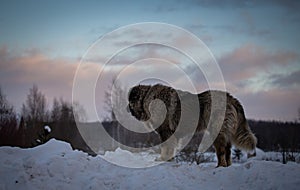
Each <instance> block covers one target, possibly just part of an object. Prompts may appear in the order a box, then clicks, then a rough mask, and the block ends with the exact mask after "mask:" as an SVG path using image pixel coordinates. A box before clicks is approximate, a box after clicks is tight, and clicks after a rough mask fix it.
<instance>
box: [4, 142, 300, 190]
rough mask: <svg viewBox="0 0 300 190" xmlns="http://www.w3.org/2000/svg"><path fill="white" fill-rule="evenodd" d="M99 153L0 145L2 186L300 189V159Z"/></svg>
mask: <svg viewBox="0 0 300 190" xmlns="http://www.w3.org/2000/svg"><path fill="white" fill-rule="evenodd" d="M157 156H158V155H154V154H152V153H149V152H142V153H131V152H129V151H125V150H122V149H116V150H115V151H114V152H107V153H106V154H105V155H104V158H105V159H106V160H115V161H117V162H124V163H125V162H126V164H128V163H131V164H132V165H133V166H134V164H135V163H136V162H141V160H144V161H149V162H155V161H154V159H155V158H156V157H157ZM105 159H103V158H101V157H100V156H96V157H91V156H89V155H87V154H86V153H83V152H80V151H73V150H72V148H71V146H70V145H69V144H67V143H64V142H61V141H57V140H50V141H49V142H48V143H46V144H44V145H41V146H38V147H35V148H31V149H21V148H14V147H0V189H165V190H167V189H299V186H300V178H299V174H300V165H299V164H296V163H292V162H289V163H288V164H285V165H284V164H281V163H279V162H271V161H262V160H256V159H251V160H248V161H247V162H245V163H243V164H234V165H233V166H231V167H228V168H215V165H216V163H215V162H214V163H206V164H200V166H198V165H193V164H192V165H190V164H186V163H180V164H178V163H175V162H168V163H162V164H160V165H157V166H154V167H148V168H143V169H133V168H125V167H120V166H116V165H114V164H112V163H109V162H107V161H106V160H105Z"/></svg>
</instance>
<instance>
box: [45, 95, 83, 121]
mask: <svg viewBox="0 0 300 190" xmlns="http://www.w3.org/2000/svg"><path fill="white" fill-rule="evenodd" d="M50 118H51V121H52V122H58V121H59V122H66V121H71V122H73V121H80V122H84V121H86V112H85V110H84V108H83V107H82V106H81V105H80V104H79V103H77V102H75V103H73V105H72V104H71V103H70V102H67V101H65V100H63V99H62V98H61V99H60V100H59V101H58V100H57V99H56V98H54V99H53V105H52V110H51V114H50Z"/></svg>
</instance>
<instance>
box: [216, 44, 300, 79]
mask: <svg viewBox="0 0 300 190" xmlns="http://www.w3.org/2000/svg"><path fill="white" fill-rule="evenodd" d="M298 59H299V55H298V54H297V53H295V52H290V51H269V50H268V49H266V48H264V47H261V46H256V45H254V44H246V45H243V46H241V47H239V48H237V49H235V50H233V51H232V52H230V53H228V54H225V55H224V56H222V57H221V58H219V59H218V62H219V65H220V67H221V69H222V71H223V74H224V76H225V79H226V80H229V81H230V82H238V81H241V80H247V79H250V78H253V77H256V76H257V75H258V74H261V73H263V72H271V71H272V69H274V67H282V68H283V69H285V68H284V67H285V66H287V65H289V64H291V63H292V62H293V61H296V60H298Z"/></svg>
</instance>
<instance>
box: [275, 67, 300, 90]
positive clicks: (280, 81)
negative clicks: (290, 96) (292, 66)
mask: <svg viewBox="0 0 300 190" xmlns="http://www.w3.org/2000/svg"><path fill="white" fill-rule="evenodd" d="M271 77H272V78H273V84H275V85H278V86H280V87H283V88H284V87H287V86H297V87H299V86H300V70H296V71H294V72H292V73H290V74H287V75H278V74H277V75H276V74H275V75H273V76H271Z"/></svg>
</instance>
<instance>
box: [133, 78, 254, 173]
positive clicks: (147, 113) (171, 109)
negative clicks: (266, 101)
mask: <svg viewBox="0 0 300 190" xmlns="http://www.w3.org/2000/svg"><path fill="white" fill-rule="evenodd" d="M212 96H214V99H215V100H214V101H226V102H224V104H223V105H225V106H224V107H226V108H224V112H223V117H218V116H219V115H218V114H219V112H218V111H214V110H218V109H212V108H211V107H212V105H213V104H212ZM222 96H223V97H225V99H223V100H222V98H219V97H222ZM128 99H129V104H128V111H130V112H131V114H132V115H133V116H134V117H135V118H136V119H137V120H140V121H144V122H145V126H146V127H148V128H149V127H150V128H152V129H153V130H155V131H156V133H158V134H159V136H160V138H161V140H162V142H166V141H167V142H168V143H165V144H162V146H161V157H160V158H159V159H160V160H170V159H172V158H173V156H174V154H175V148H176V146H177V144H178V143H177V142H178V139H180V138H183V137H184V135H186V133H184V132H183V133H180V132H179V133H175V131H176V129H177V128H178V129H179V127H178V126H179V122H180V119H181V117H182V113H183V112H182V111H185V112H187V113H188V115H189V116H188V117H184V120H194V121H195V120H196V132H198V133H200V132H201V133H203V131H205V130H206V129H208V123H209V121H210V120H214V121H217V123H218V122H219V123H220V124H219V125H220V126H221V128H220V131H218V134H217V135H216V138H215V139H214V141H213V145H214V147H215V150H216V154H217V158H218V165H217V166H223V167H227V166H230V165H231V145H232V144H233V145H235V146H236V147H237V148H240V149H243V150H246V151H255V147H256V142H257V140H256V137H255V136H254V134H253V133H252V132H251V130H250V128H249V126H248V123H247V120H246V118H245V114H244V110H243V107H242V105H241V104H240V102H239V101H238V100H237V99H235V98H234V97H232V96H231V95H230V94H229V93H227V92H221V91H205V92H203V93H200V94H192V93H189V92H183V91H180V90H175V89H173V88H171V87H168V86H164V85H161V84H157V85H154V86H150V85H137V86H134V87H132V88H131V89H130V91H129V94H128ZM157 99H159V100H160V101H162V102H163V103H164V105H165V110H166V111H165V113H155V110H153V109H152V110H151V105H150V104H151V102H153V100H157ZM182 100H183V101H185V102H187V103H185V105H183V104H182V102H181V101H182ZM195 100H196V101H198V103H197V104H196V103H195ZM193 105H197V106H199V107H200V109H199V110H200V112H199V113H198V114H194V113H193V111H191V110H193V109H189V107H192V106H193ZM215 105H218V102H217V104H215ZM152 108H153V105H152ZM154 109H155V106H154ZM189 110H190V111H189ZM225 110H226V111H225ZM151 114H152V115H151ZM224 114H225V115H224ZM162 116H163V117H164V118H163V119H162V122H160V123H156V120H159V117H162ZM211 116H213V119H210V117H211ZM195 117H196V118H195ZM156 118H157V119H156ZM218 118H222V121H218ZM219 120H220V119H219ZM182 122H183V123H184V126H183V128H182V129H183V130H182V131H184V130H188V127H189V126H188V125H189V121H182ZM212 123H214V122H212ZM155 125H159V126H155ZM212 126H214V124H213V125H212ZM212 130H213V129H212ZM209 132H211V131H208V133H209ZM173 134H174V135H173ZM169 138H170V139H171V140H170V139H169Z"/></svg>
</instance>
